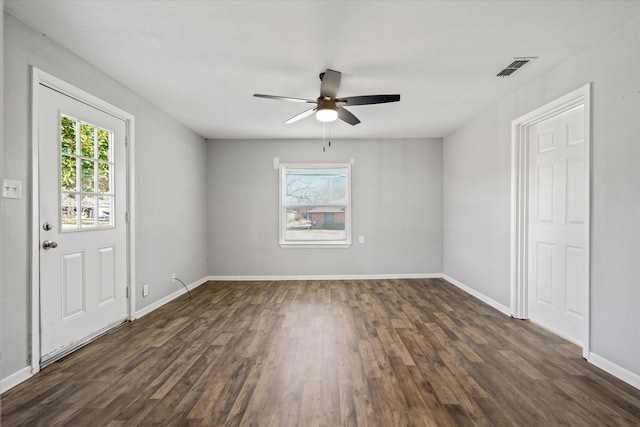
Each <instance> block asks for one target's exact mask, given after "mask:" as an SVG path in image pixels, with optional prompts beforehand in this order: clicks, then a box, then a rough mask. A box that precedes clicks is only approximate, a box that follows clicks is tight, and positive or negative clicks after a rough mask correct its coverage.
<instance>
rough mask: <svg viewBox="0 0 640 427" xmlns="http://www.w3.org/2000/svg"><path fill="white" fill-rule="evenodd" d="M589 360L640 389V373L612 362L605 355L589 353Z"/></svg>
mask: <svg viewBox="0 0 640 427" xmlns="http://www.w3.org/2000/svg"><path fill="white" fill-rule="evenodd" d="M587 360H588V361H589V363H591V364H592V365H594V366H597V367H598V368H600V369H602V370H603V371H605V372H608V373H610V374H611V375H613V376H614V377H617V378H619V379H621V380H622V381H624V382H626V383H627V384H630V385H632V386H634V387H635V388H637V389H639V390H640V375H638V374H635V373H633V372H631V371H628V370H626V369H625V368H623V367H622V366H618V365H616V364H615V363H613V362H610V361H609V360H607V359H605V358H604V357H601V356H598V355H597V354H595V353H593V352H591V353H590V354H589V358H588V359H587Z"/></svg>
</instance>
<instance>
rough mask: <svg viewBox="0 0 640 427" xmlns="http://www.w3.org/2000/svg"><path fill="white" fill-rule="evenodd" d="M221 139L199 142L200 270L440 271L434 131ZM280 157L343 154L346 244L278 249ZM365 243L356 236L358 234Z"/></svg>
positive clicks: (326, 158)
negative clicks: (348, 166) (205, 220)
mask: <svg viewBox="0 0 640 427" xmlns="http://www.w3.org/2000/svg"><path fill="white" fill-rule="evenodd" d="M322 146H323V143H322V142H321V141H308V140H307V141H275V140H263V141H255V140H252V141H246V140H243V141H238V140H232V141H223V140H211V141H209V145H208V165H209V166H208V167H209V169H208V170H209V172H208V174H209V175H208V187H209V188H208V191H209V193H208V194H209V195H208V202H209V209H208V213H209V226H208V241H209V274H212V275H222V276H251V275H253V276H282V275H294V276H296V275H297V276H300V275H363V274H424V273H441V271H442V140H441V139H409V140H346V141H342V140H341V141H334V142H333V143H332V146H331V147H330V148H327V151H326V152H323V151H322ZM274 157H279V158H280V162H281V163H297V162H299V163H308V162H309V163H313V162H342V163H344V162H349V160H350V159H352V158H353V159H354V160H355V165H354V166H353V168H352V205H353V210H352V212H353V242H354V243H353V246H352V247H351V248H349V249H308V248H307V249H300V248H295V249H291V248H286V249H285V248H280V247H279V245H278V172H277V171H276V170H274V167H273V158H274ZM359 235H363V236H364V237H365V243H364V244H360V243H358V236H359Z"/></svg>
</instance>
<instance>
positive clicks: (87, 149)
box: [80, 123, 95, 157]
mask: <svg viewBox="0 0 640 427" xmlns="http://www.w3.org/2000/svg"><path fill="white" fill-rule="evenodd" d="M94 131H95V127H94V126H92V125H90V124H89V123H82V124H81V125H80V143H81V148H82V155H83V156H85V157H95V137H94Z"/></svg>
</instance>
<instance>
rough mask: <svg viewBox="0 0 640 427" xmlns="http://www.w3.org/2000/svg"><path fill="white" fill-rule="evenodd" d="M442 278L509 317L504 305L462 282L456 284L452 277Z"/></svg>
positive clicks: (443, 276) (509, 309)
mask: <svg viewBox="0 0 640 427" xmlns="http://www.w3.org/2000/svg"><path fill="white" fill-rule="evenodd" d="M442 278H443V279H444V280H446V281H447V282H449V283H451V284H452V285H454V286H457V287H458V288H460V289H462V290H463V291H465V292H466V293H468V294H469V295H472V296H474V297H476V298H478V299H479V300H480V301H482V302H484V303H485V304H489V305H490V306H491V307H493V308H495V309H496V310H498V311H500V312H502V313H504V314H506V315H507V316H511V308H509V307H507V306H506V305H504V304H500V303H499V302H498V301H496V300H494V299H491V298H489V297H488V296H486V295H484V294H482V293H480V292H478V291H476V290H475V289H473V288H470V287H469V286H467V285H465V284H464V283H462V282H458V281H457V280H456V279H454V278H453V277H449V276H447V275H446V274H443V275H442Z"/></svg>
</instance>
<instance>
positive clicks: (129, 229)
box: [29, 66, 136, 374]
mask: <svg viewBox="0 0 640 427" xmlns="http://www.w3.org/2000/svg"><path fill="white" fill-rule="evenodd" d="M41 85H42V86H45V87H48V88H50V89H52V90H55V91H57V92H60V93H62V94H64V95H66V96H69V97H71V98H73V99H75V100H77V101H79V102H82V103H84V104H87V105H89V106H91V107H93V108H96V109H98V110H100V111H103V112H105V113H107V114H110V115H112V116H114V117H117V118H119V119H121V120H123V121H124V122H125V147H126V154H125V155H126V165H125V169H126V182H127V185H126V188H125V191H126V192H127V195H126V212H127V213H126V214H125V215H128V222H127V223H126V231H125V232H126V251H127V256H126V263H127V265H126V278H127V279H126V280H127V283H126V284H127V294H128V299H129V301H128V304H127V309H128V314H127V318H128V320H133V318H134V314H135V295H136V293H135V289H134V288H135V277H136V275H135V265H136V264H135V218H136V216H135V203H134V202H135V169H134V168H135V162H134V152H135V150H134V147H135V145H134V136H135V117H134V116H133V115H132V114H130V113H128V112H126V111H124V110H122V109H120V108H118V107H116V106H114V105H112V104H110V103H108V102H106V101H104V100H102V99H100V98H97V97H95V96H93V95H91V94H90V93H88V92H85V91H84V90H82V89H79V88H77V87H75V86H73V85H71V84H69V83H67V82H65V81H63V80H61V79H59V78H57V77H55V76H53V75H51V74H49V73H47V72H45V71H43V70H41V69H39V68H37V67H34V66H32V67H31V154H32V161H31V348H30V351H29V358H30V360H29V364H30V365H31V373H32V374H35V373H37V372H39V371H40V367H41V366H40V209H39V197H40V188H39V162H40V159H39V157H38V143H39V142H38V140H39V126H38V122H39V107H40V99H39V89H40V86H41Z"/></svg>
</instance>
